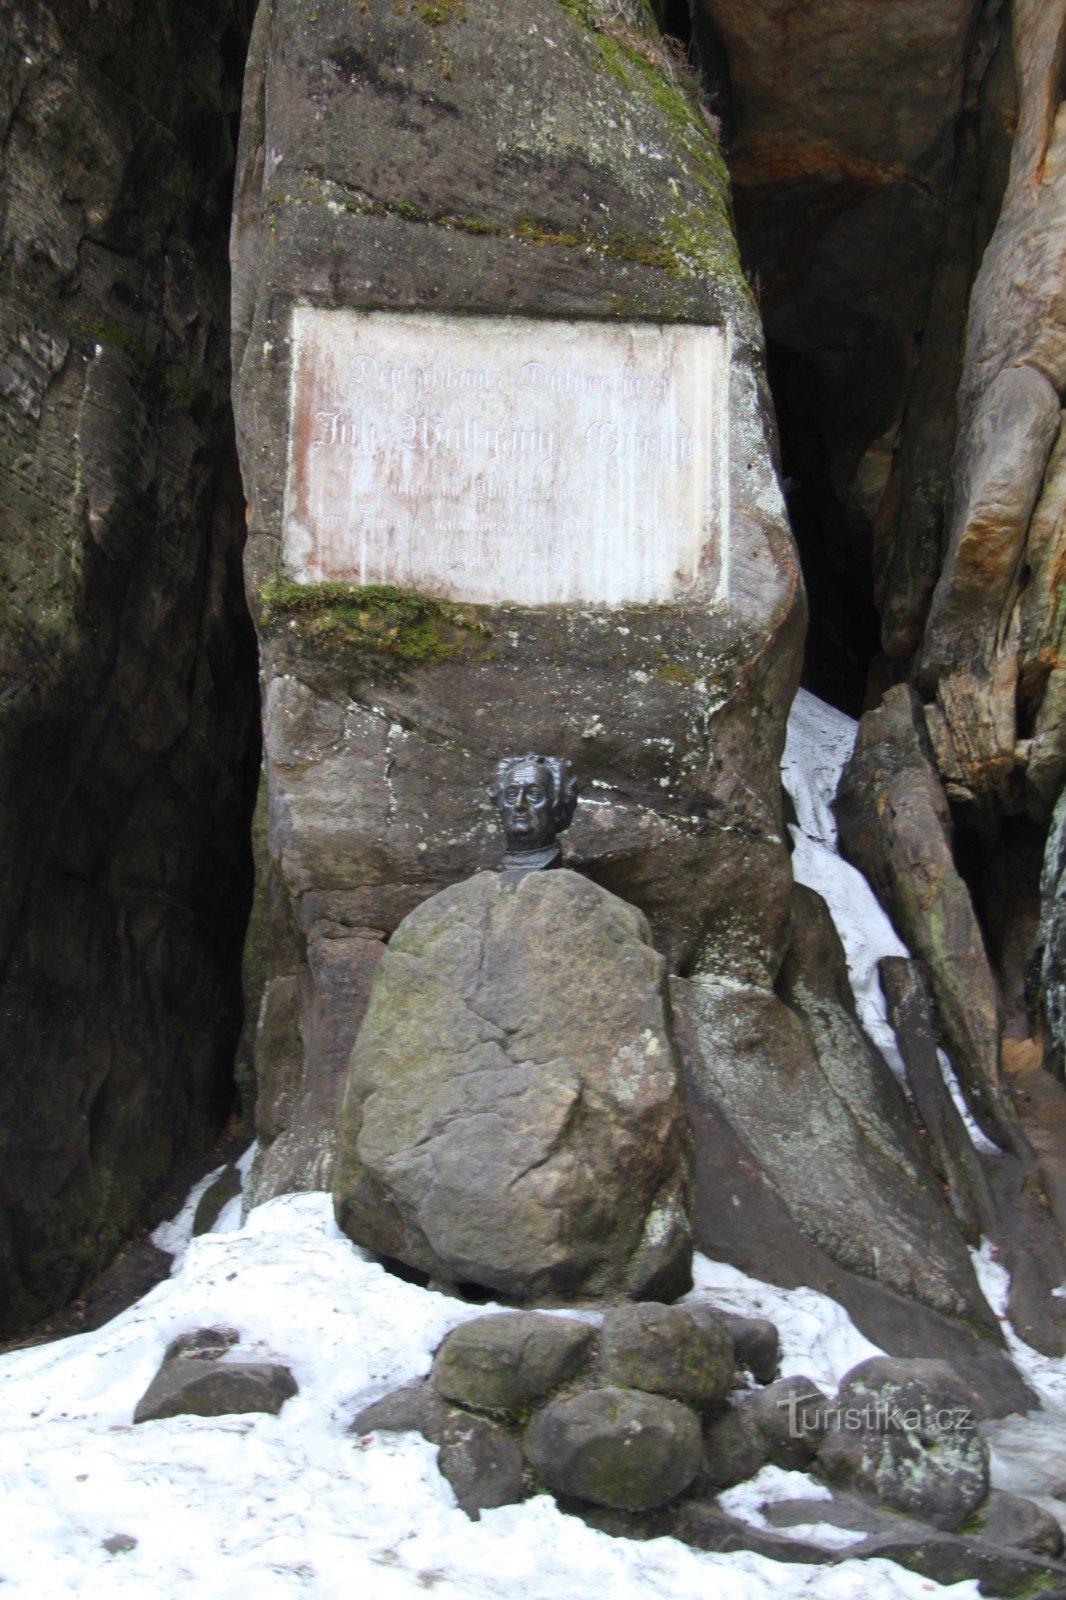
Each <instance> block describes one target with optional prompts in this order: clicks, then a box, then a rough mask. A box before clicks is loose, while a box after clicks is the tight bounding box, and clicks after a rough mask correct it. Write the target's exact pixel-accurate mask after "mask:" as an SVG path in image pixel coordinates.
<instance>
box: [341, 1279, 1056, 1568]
mask: <svg viewBox="0 0 1066 1600" xmlns="http://www.w3.org/2000/svg"><path fill="white" fill-rule="evenodd" d="M778 1343H779V1341H778V1335H777V1330H776V1328H775V1327H774V1325H773V1324H772V1323H770V1322H767V1321H765V1320H762V1319H747V1318H742V1317H732V1316H729V1315H726V1314H723V1313H720V1312H717V1311H715V1310H713V1309H712V1308H710V1307H709V1306H706V1305H703V1304H698V1303H694V1304H690V1305H687V1306H684V1307H682V1306H667V1305H662V1304H658V1303H652V1302H644V1303H641V1304H636V1305H627V1306H623V1307H617V1308H613V1309H611V1310H609V1311H608V1312H607V1313H606V1314H605V1316H604V1318H603V1323H602V1327H600V1328H597V1327H595V1326H594V1325H593V1324H591V1323H589V1322H586V1321H583V1320H579V1319H578V1318H577V1317H575V1316H570V1315H549V1314H547V1313H545V1312H539V1311H516V1312H503V1313H494V1314H491V1315H486V1316H481V1317H476V1318H474V1319H473V1320H472V1321H470V1322H467V1323H464V1324H462V1325H461V1326H460V1327H458V1328H456V1329H455V1330H454V1331H453V1332H452V1333H450V1334H449V1335H448V1337H447V1338H446V1339H445V1340H444V1342H443V1344H442V1345H441V1346H440V1348H439V1350H438V1351H437V1353H436V1356H435V1359H434V1363H433V1368H432V1371H431V1373H430V1375H429V1377H428V1378H427V1379H425V1380H424V1381H422V1382H419V1383H413V1384H409V1385H406V1386H405V1387H403V1388H401V1389H397V1390H394V1391H393V1392H392V1393H391V1394H388V1395H385V1396H384V1397H383V1398H382V1399H380V1400H377V1401H375V1402H374V1403H373V1404H372V1405H370V1406H369V1407H367V1408H365V1409H364V1410H362V1411H361V1412H359V1414H358V1415H357V1416H356V1418H355V1420H354V1422H353V1423H352V1432H353V1433H355V1434H358V1435H360V1436H366V1435H367V1434H370V1433H373V1432H375V1431H401V1432H402V1431H413V1432H418V1433H421V1434H422V1435H423V1437H425V1438H426V1439H429V1440H430V1441H432V1442H433V1443H435V1444H437V1445H438V1446H439V1457H438V1461H439V1466H440V1470H441V1472H442V1473H443V1475H444V1476H445V1477H446V1478H447V1479H448V1481H449V1483H450V1484H451V1486H452V1489H453V1490H454V1492H455V1495H456V1499H457V1500H458V1502H459V1504H460V1506H461V1507H462V1508H463V1509H464V1510H465V1511H466V1512H467V1514H468V1515H469V1516H471V1517H472V1518H475V1519H476V1518H477V1517H478V1516H479V1515H480V1512H481V1511H483V1510H487V1509H490V1508H492V1507H496V1506H501V1505H507V1504H511V1503H513V1502H515V1501H518V1500H521V1499H523V1498H525V1497H526V1496H527V1495H529V1494H532V1493H535V1492H537V1491H538V1490H544V1489H547V1490H549V1491H550V1492H551V1493H552V1494H554V1495H555V1496H556V1498H557V1499H558V1500H559V1501H560V1503H561V1504H563V1505H564V1506H565V1507H566V1509H568V1510H570V1511H572V1512H574V1513H576V1514H577V1515H580V1516H582V1517H583V1518H585V1520H587V1521H589V1522H591V1523H593V1524H594V1525H595V1526H598V1527H601V1528H603V1529H604V1530H605V1531H608V1532H611V1533H615V1534H621V1535H626V1536H629V1537H636V1538H642V1537H648V1538H652V1537H659V1536H662V1535H672V1536H673V1537H675V1538H679V1539H683V1540H684V1541H685V1542H687V1543H689V1544H692V1545H695V1546H696V1547H698V1548H704V1549H753V1550H756V1551H759V1552H761V1553H763V1554H765V1555H768V1556H772V1557H774V1558H776V1559H779V1560H792V1561H837V1560H840V1559H843V1558H844V1557H845V1556H846V1557H855V1556H858V1557H860V1558H871V1557H874V1556H881V1557H887V1558H889V1559H893V1560H897V1561H899V1562H901V1563H902V1564H903V1565H906V1566H909V1567H912V1568H913V1569H915V1570H917V1571H920V1572H925V1573H928V1574H929V1575H930V1576H933V1577H936V1578H938V1579H941V1580H942V1581H945V1582H954V1581H957V1580H958V1579H960V1578H962V1577H966V1576H973V1575H975V1574H976V1575H979V1576H981V1577H982V1579H984V1578H987V1579H988V1581H989V1583H990V1584H992V1585H993V1588H994V1592H1000V1588H1002V1587H1004V1586H1006V1587H1007V1588H1008V1589H1010V1592H1014V1589H1015V1588H1016V1587H1017V1585H1018V1584H1019V1583H1025V1582H1034V1581H1039V1582H1040V1583H1041V1584H1047V1583H1054V1584H1057V1583H1058V1582H1059V1581H1060V1580H1061V1581H1063V1582H1064V1583H1066V1564H1063V1563H1062V1562H1061V1561H1060V1560H1059V1559H1058V1558H1059V1557H1060V1556H1061V1554H1062V1548H1063V1542H1062V1531H1061V1529H1060V1527H1059V1526H1058V1524H1057V1522H1056V1521H1055V1519H1054V1518H1052V1517H1050V1516H1049V1515H1047V1514H1046V1513H1045V1512H1044V1511H1042V1510H1041V1509H1040V1508H1039V1507H1038V1506H1036V1505H1034V1504H1033V1503H1031V1502H1029V1501H1025V1500H1021V1499H1019V1498H1018V1497H1016V1496H1013V1495H1008V1494H1004V1493H1000V1492H997V1491H990V1485H989V1457H988V1446H987V1444H986V1443H985V1441H984V1439H983V1438H982V1436H981V1434H980V1432H979V1431H978V1428H977V1418H978V1416H979V1414H980V1407H979V1403H978V1402H977V1400H976V1397H975V1396H974V1394H973V1393H972V1391H971V1390H969V1389H968V1388H967V1386H966V1385H965V1384H964V1383H963V1382H962V1380H961V1379H960V1378H959V1377H958V1376H957V1375H956V1374H955V1373H954V1372H953V1371H952V1369H951V1368H950V1367H949V1366H948V1365H947V1364H946V1363H944V1362H941V1361H928V1360H913V1361H905V1360H894V1359H892V1358H890V1357H884V1356H878V1357H874V1358H873V1359H871V1360H868V1361H864V1362H862V1363H860V1364H859V1365H858V1366H856V1367H855V1368H853V1369H852V1370H851V1371H850V1372H849V1373H847V1374H846V1376H845V1377H844V1379H843V1382H842V1383H841V1386H840V1389H839V1392H838V1394H837V1395H836V1397H835V1398H833V1399H830V1398H829V1397H828V1396H826V1395H825V1394H823V1393H822V1392H821V1391H820V1390H819V1389H818V1387H817V1385H816V1384H814V1383H813V1382H812V1381H811V1380H810V1379H809V1378H806V1377H804V1376H801V1375H790V1376H786V1377H782V1378H778V1379H776V1380H775V1378H774V1375H775V1373H776V1370H777V1365H778ZM738 1368H739V1369H742V1370H741V1371H740V1372H738ZM767 1465H773V1466H778V1467H781V1468H784V1469H786V1470H799V1471H807V1472H810V1473H812V1474H813V1475H815V1476H816V1477H817V1478H818V1479H820V1480H821V1485H820V1486H819V1490H818V1491H817V1496H818V1497H817V1498H816V1491H814V1490H812V1493H811V1496H810V1497H809V1498H803V1497H800V1498H797V1499H793V1500H786V1501H780V1500H778V1501H776V1502H772V1501H771V1502H770V1503H768V1504H767V1505H766V1506H765V1507H764V1508H763V1512H764V1516H763V1522H764V1524H770V1525H772V1526H770V1527H769V1528H767V1527H766V1526H764V1527H761V1528H760V1527H755V1526H753V1525H752V1524H751V1523H748V1522H745V1521H742V1520H740V1519H739V1518H738V1517H736V1516H733V1515H732V1514H731V1513H730V1512H729V1511H728V1510H727V1509H725V1507H724V1506H723V1505H722V1504H721V1503H720V1502H719V1499H718V1497H719V1495H721V1493H722V1491H724V1490H726V1489H728V1488H730V1487H732V1486H734V1485H736V1484H738V1483H741V1482H743V1481H745V1480H747V1479H749V1478H752V1477H754V1476H755V1474H756V1473H758V1472H759V1471H760V1470H761V1469H762V1468H763V1467H765V1466H767ZM826 1485H828V1486H829V1487H830V1488H831V1491H832V1493H831V1498H828V1499H827V1498H824V1496H825V1487H824V1486H826ZM812 1523H813V1524H823V1525H824V1524H830V1525H834V1526H835V1527H837V1528H846V1529H848V1530H849V1531H851V1532H853V1533H854V1534H855V1535H856V1540H855V1541H854V1542H850V1543H848V1544H847V1546H846V1547H842V1546H841V1544H840V1542H839V1540H834V1538H833V1536H832V1535H831V1534H827V1535H826V1539H825V1541H824V1542H822V1543H819V1542H817V1540H814V1541H813V1542H812V1539H811V1536H810V1534H809V1530H808V1529H806V1528H805V1529H804V1534H803V1536H802V1538H801V1537H793V1536H791V1535H790V1534H789V1531H788V1530H789V1528H790V1527H794V1526H796V1525H797V1524H807V1525H809V1524H812ZM997 1585H998V1586H999V1587H995V1586H997Z"/></svg>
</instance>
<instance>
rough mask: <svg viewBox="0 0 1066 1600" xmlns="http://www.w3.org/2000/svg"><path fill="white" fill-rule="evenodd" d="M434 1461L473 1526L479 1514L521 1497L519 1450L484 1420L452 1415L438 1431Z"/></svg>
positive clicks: (522, 1468) (522, 1469)
mask: <svg viewBox="0 0 1066 1600" xmlns="http://www.w3.org/2000/svg"><path fill="white" fill-rule="evenodd" d="M437 1459H438V1462H439V1465H440V1470H441V1472H442V1473H443V1474H444V1476H445V1477H446V1478H447V1480H448V1482H449V1483H450V1484H451V1486H452V1488H453V1489H454V1491H455V1498H456V1499H457V1500H458V1502H459V1504H460V1506H462V1508H463V1510H464V1511H465V1512H466V1514H467V1516H468V1517H470V1518H471V1520H472V1521H474V1522H477V1521H478V1518H479V1514H480V1513H481V1512H482V1511H488V1510H489V1509H491V1507H493V1506H509V1505H513V1504H514V1502H515V1501H516V1500H522V1499H524V1497H525V1493H526V1484H525V1463H524V1461H523V1460H522V1452H521V1450H520V1449H519V1448H518V1445H517V1444H516V1443H515V1441H514V1439H513V1438H512V1437H511V1435H510V1434H509V1433H507V1432H505V1431H504V1429H503V1428H500V1427H498V1426H497V1425H496V1423H494V1422H488V1421H486V1419H485V1418H484V1417H471V1416H468V1415H467V1414H466V1413H465V1412H461V1411H456V1412H453V1413H452V1414H451V1416H449V1417H448V1419H447V1421H446V1422H445V1424H444V1427H443V1429H442V1432H441V1442H440V1453H439V1455H438V1458H437Z"/></svg>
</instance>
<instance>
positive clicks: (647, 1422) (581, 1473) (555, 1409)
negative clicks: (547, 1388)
mask: <svg viewBox="0 0 1066 1600" xmlns="http://www.w3.org/2000/svg"><path fill="white" fill-rule="evenodd" d="M701 1449H702V1441H701V1437H700V1425H699V1422H698V1420H697V1418H696V1415H695V1413H694V1412H692V1411H690V1410H689V1409H688V1407H687V1406H683V1405H679V1404H678V1402H677V1401H676V1400H667V1399H665V1398H664V1397H663V1396H662V1395H651V1394H639V1393H636V1392H634V1391H633V1390H631V1389H616V1388H604V1389H592V1390H588V1391H586V1392H585V1393H583V1394H578V1395H573V1396H570V1397H569V1398H567V1399H562V1400H553V1401H552V1402H551V1403H550V1404H549V1405H547V1406H545V1408H544V1410H543V1411H540V1412H538V1413H537V1415H536V1416H535V1417H534V1418H533V1420H532V1422H531V1423H530V1424H529V1427H528V1428H527V1429H526V1434H525V1441H524V1450H525V1455H526V1460H527V1461H528V1462H529V1464H530V1466H531V1467H532V1468H533V1470H534V1472H536V1473H537V1475H538V1476H539V1477H540V1478H541V1479H542V1480H543V1481H544V1483H546V1484H547V1486H548V1488H549V1489H551V1490H552V1492H553V1493H554V1494H559V1495H567V1496H571V1497H572V1498H573V1499H575V1500H588V1501H590V1502H591V1503H592V1504H593V1505H598V1506H611V1507H613V1508H614V1509H616V1510H619V1511H650V1510H652V1509H653V1507H655V1506H662V1505H666V1503H667V1501H669V1500H673V1499H674V1497H675V1496H676V1495H679V1494H680V1493H681V1492H682V1490H683V1489H687V1488H688V1486H689V1484H690V1483H691V1482H692V1480H693V1478H694V1477H695V1476H696V1473H697V1471H698V1469H699V1465H700V1455H701Z"/></svg>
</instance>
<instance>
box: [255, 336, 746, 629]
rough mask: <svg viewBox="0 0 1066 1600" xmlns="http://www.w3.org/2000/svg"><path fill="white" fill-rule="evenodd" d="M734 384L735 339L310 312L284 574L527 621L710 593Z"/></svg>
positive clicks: (296, 401) (296, 369) (298, 365)
mask: <svg viewBox="0 0 1066 1600" xmlns="http://www.w3.org/2000/svg"><path fill="white" fill-rule="evenodd" d="M727 381H728V355H727V350H726V336H725V333H724V332H723V330H722V329H721V328H703V327H689V326H684V325H681V324H666V325H660V324H657V323H648V322H558V321H540V320H534V319H532V318H528V317H461V316H439V315H435V314H427V313H395V312H388V311H369V312H360V311H323V310H317V309H314V308H312V307H307V306H300V307H297V308H296V309H295V311H294V313H293V325H292V392H291V404H290V428H289V456H288V478H287V485H286V499H285V550H284V557H285V567H286V571H287V572H288V574H289V575H290V576H291V577H293V578H295V579H296V580H297V581H298V582H307V583H314V582H321V581H323V580H340V581H343V582H350V583H359V584H363V583H393V584H397V585H400V586H401V587H404V588H412V589H419V590H422V591H424V592H426V593H429V594H435V595H440V596H446V597H449V598H452V599H455V600H468V601H473V602H478V601H481V602H487V603H492V602H497V601H502V602H506V601H514V602H517V603H521V604H528V605H547V604H565V603H574V602H582V603H586V604H593V605H622V604H625V603H633V604H642V603H643V604H654V603H657V602H662V601H667V600H670V599H672V598H674V597H675V596H678V595H681V594H685V593H690V592H692V591H693V590H695V589H697V588H698V589H699V590H701V591H706V590H709V589H710V588H711V587H712V586H713V583H714V580H715V575H716V574H715V567H716V552H717V549H718V547H719V541H720V535H721V533H722V531H723V530H722V522H723V518H724V516H725V514H726V506H727V493H726V488H725V484H726V473H727V469H728V460H727V444H726V441H727V427H728V409H727V408H728V396H727Z"/></svg>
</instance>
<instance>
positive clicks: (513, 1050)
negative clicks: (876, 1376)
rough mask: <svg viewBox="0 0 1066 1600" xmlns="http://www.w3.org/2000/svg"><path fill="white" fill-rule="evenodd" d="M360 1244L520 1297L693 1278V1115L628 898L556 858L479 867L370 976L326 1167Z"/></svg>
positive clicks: (405, 930)
mask: <svg viewBox="0 0 1066 1600" xmlns="http://www.w3.org/2000/svg"><path fill="white" fill-rule="evenodd" d="M333 1192H334V1201H335V1205H336V1211H337V1219H338V1221H339V1223H340V1225H341V1227H342V1228H343V1229H344V1231H345V1232H346V1233H347V1234H348V1235H349V1237H350V1238H352V1239H354V1240H355V1241H356V1243H358V1244H362V1245H366V1246H369V1247H370V1248H371V1249H375V1250H378V1251H381V1252H382V1253H383V1254H385V1255H387V1256H392V1257H396V1258H398V1259H399V1260H401V1261H404V1262H406V1263H408V1265H410V1266H412V1267H416V1268H419V1269H421V1270H422V1271H424V1272H427V1273H429V1274H431V1275H432V1276H434V1277H436V1278H439V1279H442V1280H445V1281H447V1282H451V1283H474V1284H478V1285H481V1286H483V1287H485V1288H489V1289H492V1290H494V1291H496V1292H498V1293H500V1294H503V1295H506V1296H508V1297H510V1298H512V1299H515V1300H519V1301H528V1300H540V1301H544V1300H555V1301H565V1300H567V1299H573V1298H575V1297H588V1296H614V1297H617V1296H619V1295H624V1296H631V1297H634V1298H639V1297H645V1296H646V1297H652V1298H665V1299H669V1298H672V1297H673V1296H674V1295H676V1294H678V1293H681V1292H683V1289H684V1288H685V1287H686V1286H687V1285H688V1283H689V1282H690V1277H689V1265H690V1258H691V1248H692V1246H691V1234H690V1228H689V1218H688V1203H689V1132H688V1122H687V1117H686V1113H685V1108H684V1102H683V1099H682V1096H681V1089H680V1081H679V1069H678V1064H677V1059H676V1055H675V1050H674V1045H673V1039H672V1036H671V1033H670V1030H669V1027H668V1025H667V1018H666V1012H665V1009H664V1004H663V960H662V957H661V956H659V955H658V954H657V953H656V951H655V950H654V949H653V948H652V945H651V939H650V935H649V932H648V927H647V923H646V922H645V920H644V918H643V916H642V915H641V914H640V912H639V911H637V910H635V909H634V908H633V907H632V906H628V905H626V904H625V903H624V902H623V901H620V900H618V899H617V898H616V897H615V896H614V895H611V894H609V893H608V892H607V891H606V890H605V889H601V888H600V887H599V886H598V885H596V884H594V883H590V882H589V881H588V880H587V879H585V878H581V877H579V876H578V875H577V874H576V873H572V872H568V871H565V870H563V871H556V872H531V873H525V874H511V873H507V874H501V875H499V876H496V875H493V874H490V873H481V874H479V875H478V876H477V877H475V878H471V879H469V880H468V881H467V882H466V883H461V884H456V885H454V886H453V887H452V888H451V889H446V890H444V891H443V892H442V893H441V894H439V895H436V896H434V898H433V899H432V900H429V901H426V902H425V903H424V904H423V905H421V906H420V907H419V908H418V909H417V910H416V911H413V912H412V913H411V915H410V916H409V917H407V918H406V920H405V921H404V922H403V924H402V925H401V926H400V928H399V929H398V930H397V932H396V934H395V935H394V936H393V939H392V940H391V942H390V944H389V947H388V949H387V950H386V951H385V954H384V955H383V956H382V958H381V961H380V963H379V965H378V968H377V971H376V973H375V975H374V982H373V985H372V988H371V997H370V1006H369V1009H368V1011H367V1015H366V1018H365V1020H364V1022H363V1025H362V1027H361V1028H360V1030H359V1036H358V1038H357V1040H356V1044H355V1049H354V1050H353V1052H352V1061H351V1069H350V1074H349V1079H348V1090H347V1095H346V1098H345V1106H344V1116H343V1119H342V1123H341V1130H340V1140H339V1150H338V1156H337V1163H336V1169H335V1177H334V1190H333Z"/></svg>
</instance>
